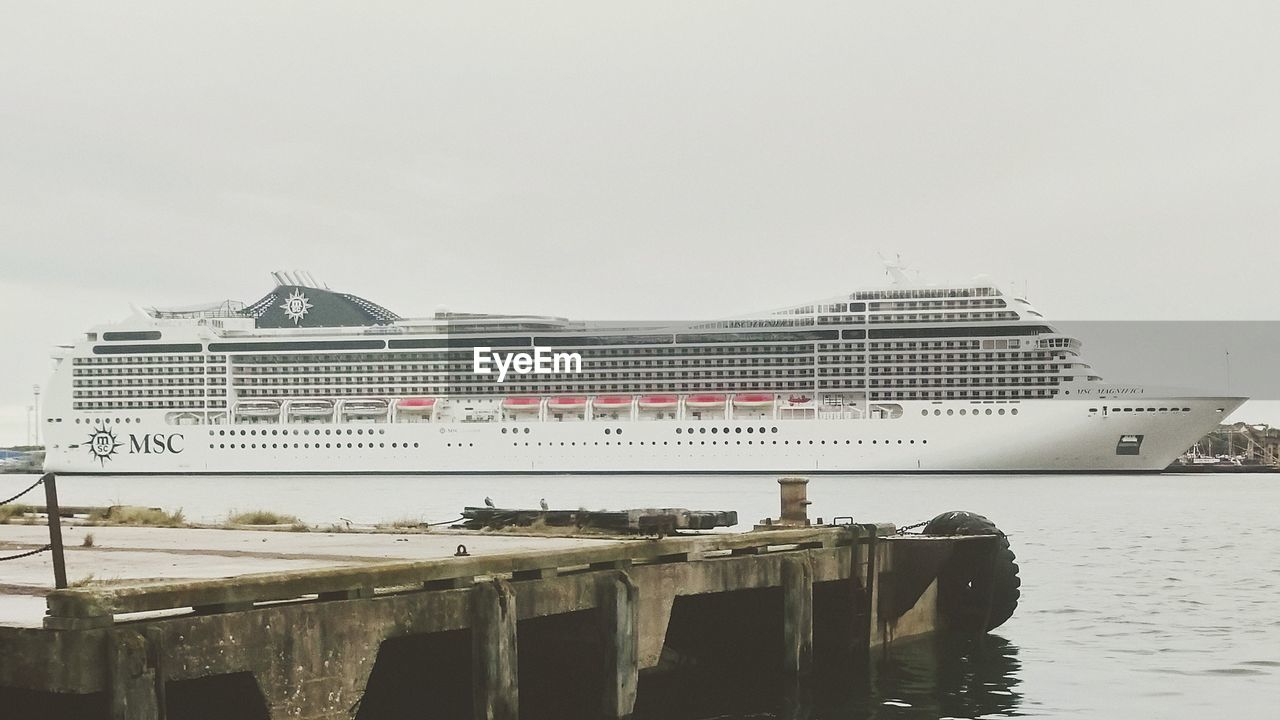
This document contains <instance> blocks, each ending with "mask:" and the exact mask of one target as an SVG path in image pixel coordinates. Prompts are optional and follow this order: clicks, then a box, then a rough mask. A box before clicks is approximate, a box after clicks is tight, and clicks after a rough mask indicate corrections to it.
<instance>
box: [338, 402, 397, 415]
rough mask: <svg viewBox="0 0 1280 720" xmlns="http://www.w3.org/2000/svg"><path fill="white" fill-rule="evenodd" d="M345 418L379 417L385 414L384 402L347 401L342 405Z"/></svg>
mask: <svg viewBox="0 0 1280 720" xmlns="http://www.w3.org/2000/svg"><path fill="white" fill-rule="evenodd" d="M342 414H343V416H345V417H359V418H365V417H380V416H382V415H386V414H387V401H386V400H348V401H346V402H344V403H342Z"/></svg>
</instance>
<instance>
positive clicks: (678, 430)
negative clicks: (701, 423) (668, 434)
mask: <svg viewBox="0 0 1280 720" xmlns="http://www.w3.org/2000/svg"><path fill="white" fill-rule="evenodd" d="M682 432H684V431H683V430H681V429H680V428H676V434H677V435H679V434H680V433H682Z"/></svg>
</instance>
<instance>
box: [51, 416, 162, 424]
mask: <svg viewBox="0 0 1280 720" xmlns="http://www.w3.org/2000/svg"><path fill="white" fill-rule="evenodd" d="M113 421H114V422H116V423H119V422H120V418H91V417H87V418H84V424H85V425H92V424H93V423H109V422H113ZM131 421H132V422H136V423H140V422H142V418H124V422H131ZM58 422H62V421H61V420H59V421H58ZM76 424H77V425H79V424H80V418H76Z"/></svg>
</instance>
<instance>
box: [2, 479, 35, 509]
mask: <svg viewBox="0 0 1280 720" xmlns="http://www.w3.org/2000/svg"><path fill="white" fill-rule="evenodd" d="M42 482H44V478H43V477H41V478H40V479H39V480H36V481H35V482H33V483H31V486H30V487H28V488H27V489H26V490H23V491H22V492H20V493H18V494H17V495H14V496H13V497H11V498H9V499H8V500H0V505H8V504H9V503H11V502H13V501H14V500H17V499H18V498H20V497H22V496H23V495H26V494H27V493H29V492H31V491H32V490H35V489H36V486H37V485H39V484H40V483H42Z"/></svg>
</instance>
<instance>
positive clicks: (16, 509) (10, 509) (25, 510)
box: [0, 503, 36, 525]
mask: <svg viewBox="0 0 1280 720" xmlns="http://www.w3.org/2000/svg"><path fill="white" fill-rule="evenodd" d="M35 511H36V509H35V508H33V507H31V506H30V505H22V504H20V503H10V504H9V505H0V525H7V524H8V523H10V522H12V521H13V520H14V519H15V518H22V517H23V516H24V515H28V514H30V513H33V512H35Z"/></svg>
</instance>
